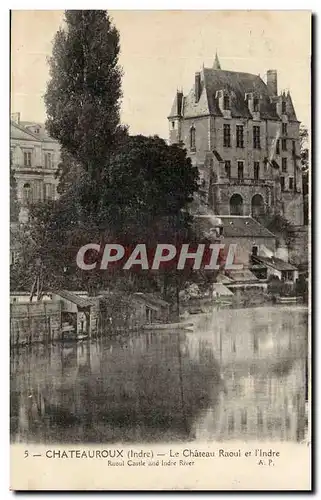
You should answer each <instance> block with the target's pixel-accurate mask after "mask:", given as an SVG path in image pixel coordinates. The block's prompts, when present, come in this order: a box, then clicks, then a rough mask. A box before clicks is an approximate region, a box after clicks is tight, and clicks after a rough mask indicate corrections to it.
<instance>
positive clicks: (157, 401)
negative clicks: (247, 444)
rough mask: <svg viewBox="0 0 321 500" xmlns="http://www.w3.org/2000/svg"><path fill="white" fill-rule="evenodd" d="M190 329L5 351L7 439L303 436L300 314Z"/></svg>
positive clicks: (218, 317)
mask: <svg viewBox="0 0 321 500" xmlns="http://www.w3.org/2000/svg"><path fill="white" fill-rule="evenodd" d="M193 322H194V331H193V332H190V333H183V332H180V333H178V332H160V331H157V332H153V333H147V332H142V333H141V334H135V335H131V336H128V338H126V339H124V338H123V339H122V338H120V337H119V338H115V339H112V340H107V339H103V340H99V341H92V342H84V343H78V344H65V345H61V344H57V345H54V346H51V347H50V348H48V347H45V346H42V345H35V346H33V347H29V348H28V347H24V348H20V349H19V350H16V351H13V352H12V356H11V438H12V441H15V442H41V443H45V442H62V443H63V442H74V443H76V442H79V443H85V442H93V443H95V442H97V443H98V442H99V443H100V442H115V441H122V442H132V441H140V442H142V441H173V440H175V441H176V440H185V439H224V440H225V439H234V438H238V439H239V438H240V437H241V438H242V437H244V439H247V438H250V437H260V438H267V439H271V438H275V439H288V440H297V439H302V437H303V434H304V396H305V392H304V389H305V359H306V339H307V313H306V311H305V310H304V309H303V308H301V309H300V308H298V307H293V308H285V307H282V308H277V307H274V308H273V307H272V308H255V309H239V310H226V309H225V310H214V311H213V312H212V313H211V314H208V315H199V316H193Z"/></svg>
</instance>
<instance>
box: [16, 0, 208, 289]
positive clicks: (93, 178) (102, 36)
mask: <svg viewBox="0 0 321 500" xmlns="http://www.w3.org/2000/svg"><path fill="white" fill-rule="evenodd" d="M65 21H66V23H65V26H64V27H63V28H61V29H60V30H59V31H58V33H57V34H56V37H55V40H54V46H53V53H52V57H51V58H50V61H49V63H50V75H51V80H50V82H49V83H48V87H47V92H46V95H45V103H46V108H47V116H48V120H47V123H46V126H47V129H48V132H49V134H50V135H51V136H52V137H54V138H55V139H57V140H58V142H59V143H60V145H61V163H60V165H59V169H58V178H59V185H58V191H59V194H60V197H59V199H58V200H55V201H53V202H48V203H41V204H38V205H35V206H33V207H31V210H30V221H29V224H28V227H27V228H26V231H27V233H28V241H29V243H30V248H29V250H28V255H26V256H25V257H24V258H23V259H22V262H23V264H22V266H24V269H25V273H26V276H29V285H30V284H31V282H32V279H33V277H34V274H35V272H37V273H39V274H41V276H42V279H43V280H44V281H45V283H46V286H47V287H49V288H59V287H65V288H70V289H81V288H83V289H87V290H88V291H90V292H92V293H94V292H95V291H96V290H98V289H101V288H110V287H115V286H116V287H118V289H124V290H126V291H129V290H131V289H133V290H134V289H144V288H145V287H147V288H148V287H149V288H150V289H153V288H159V286H160V281H162V279H163V278H164V277H162V276H159V275H158V276H155V274H153V273H149V272H146V271H142V272H141V273H137V272H135V273H131V272H129V271H123V272H122V271H121V270H119V269H118V270H115V269H111V270H107V271H101V270H100V269H99V266H97V269H96V270H93V271H90V272H88V271H82V270H80V269H79V268H78V267H77V265H76V255H77V252H78V250H79V248H80V247H81V246H82V245H84V244H87V243H99V244H100V245H101V248H102V250H103V248H104V244H105V243H108V242H111V243H116V242H120V243H123V244H124V245H135V244H137V243H139V242H144V243H147V244H149V245H151V246H153V245H156V244H157V243H160V242H166V243H178V242H182V241H185V240H186V239H188V235H189V234H190V231H191V217H190V216H189V214H188V211H187V210H186V209H187V207H188V204H189V203H190V202H191V200H192V199H193V193H194V192H195V191H197V189H198V170H197V168H195V167H192V165H191V162H190V160H189V159H188V158H187V156H186V151H185V150H184V149H183V148H181V147H179V146H177V145H171V146H169V145H167V144H166V142H165V141H164V140H163V139H160V138H159V137H157V136H154V137H144V136H141V135H138V136H129V135H128V132H127V129H126V128H125V127H123V126H122V125H121V124H120V118H119V109H120V99H121V69H120V68H119V65H118V56H119V34H118V32H117V30H116V28H115V27H114V26H113V25H112V24H111V21H110V18H109V16H108V14H107V13H106V12H105V11H99V10H97V11H66V13H65ZM101 256H102V255H101V254H100V255H98V260H99V259H100V258H101ZM96 257H97V256H96ZM36 262H38V264H37V265H36ZM20 269H21V273H20V274H21V276H23V271H22V267H21V268H20ZM165 274H166V273H165ZM167 274H169V276H167ZM167 274H166V279H167V278H170V280H169V281H171V282H173V283H175V284H176V285H177V284H178V277H177V276H176V275H175V273H174V274H173V273H172V274H171V273H167ZM181 274H182V276H183V273H181ZM15 276H16V277H17V276H18V277H19V270H17V273H16V274H15ZM182 276H180V279H182ZM164 279H165V278H164Z"/></svg>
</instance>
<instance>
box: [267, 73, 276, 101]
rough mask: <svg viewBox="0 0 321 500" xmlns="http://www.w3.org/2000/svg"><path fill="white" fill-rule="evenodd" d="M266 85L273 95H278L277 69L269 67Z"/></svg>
mask: <svg viewBox="0 0 321 500" xmlns="http://www.w3.org/2000/svg"><path fill="white" fill-rule="evenodd" d="M266 85H267V88H268V91H269V94H270V95H271V96H277V95H278V73H277V71H276V69H268V71H267V73H266Z"/></svg>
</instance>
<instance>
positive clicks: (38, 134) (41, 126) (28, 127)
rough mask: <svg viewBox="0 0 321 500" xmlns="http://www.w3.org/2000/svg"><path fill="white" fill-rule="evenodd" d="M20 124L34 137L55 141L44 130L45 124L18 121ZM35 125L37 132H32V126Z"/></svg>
mask: <svg viewBox="0 0 321 500" xmlns="http://www.w3.org/2000/svg"><path fill="white" fill-rule="evenodd" d="M20 125H21V126H22V127H24V128H25V129H26V130H27V131H28V132H30V133H31V134H32V135H33V136H34V137H36V138H38V139H39V140H41V141H50V142H56V140H55V139H53V138H52V137H50V136H49V135H48V133H47V131H46V128H45V125H44V124H43V123H38V122H29V121H20ZM34 127H37V128H38V129H39V132H32V130H31V129H32V128H34Z"/></svg>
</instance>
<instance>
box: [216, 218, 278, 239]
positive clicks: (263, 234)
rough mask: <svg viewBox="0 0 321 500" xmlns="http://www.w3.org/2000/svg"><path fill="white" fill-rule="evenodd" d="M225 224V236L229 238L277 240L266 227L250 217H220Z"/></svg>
mask: <svg viewBox="0 0 321 500" xmlns="http://www.w3.org/2000/svg"><path fill="white" fill-rule="evenodd" d="M219 218H220V219H221V221H222V224H223V235H224V236H225V237H227V238H235V237H240V238H241V237H250V238H254V237H256V238H275V235H274V234H273V233H271V231H269V230H268V229H266V227H264V226H262V224H260V223H259V222H257V221H256V220H255V219H253V218H252V217H250V216H236V215H220V216H219Z"/></svg>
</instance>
